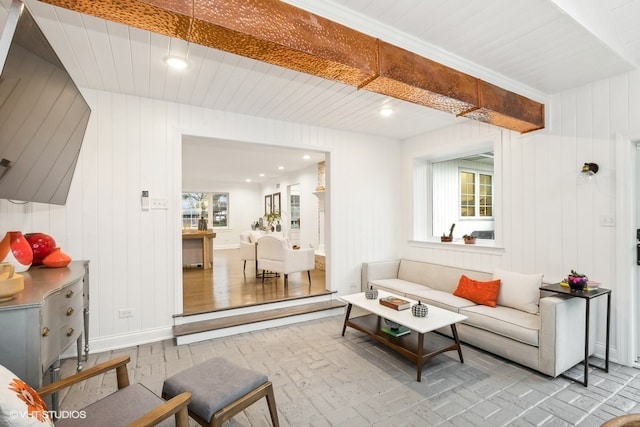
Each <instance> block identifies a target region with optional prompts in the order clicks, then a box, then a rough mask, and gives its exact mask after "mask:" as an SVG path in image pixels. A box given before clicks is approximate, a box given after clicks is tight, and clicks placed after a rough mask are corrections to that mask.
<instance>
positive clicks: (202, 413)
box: [162, 357, 280, 427]
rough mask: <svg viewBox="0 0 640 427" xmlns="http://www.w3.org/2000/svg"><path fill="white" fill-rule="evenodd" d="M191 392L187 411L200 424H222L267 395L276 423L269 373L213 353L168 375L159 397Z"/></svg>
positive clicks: (274, 402) (276, 423)
mask: <svg viewBox="0 0 640 427" xmlns="http://www.w3.org/2000/svg"><path fill="white" fill-rule="evenodd" d="M184 391H189V392H190V393H191V403H190V404H189V415H190V416H191V417H192V418H193V419H194V420H196V421H197V422H198V423H199V424H200V425H203V426H221V425H222V423H224V422H225V421H227V420H228V419H230V418H231V417H233V416H234V415H236V414H238V413H239V412H241V411H243V410H244V409H245V408H247V407H249V406H250V405H252V404H253V403H254V402H256V401H258V400H259V399H261V398H263V397H266V398H267V406H268V407H269V414H270V415H271V422H272V423H273V425H274V427H278V426H279V425H280V423H279V422H278V412H277V410H276V400H275V397H274V395H273V385H272V384H271V381H269V379H268V377H267V376H266V375H264V374H261V373H259V372H256V371H253V370H251V369H247V368H243V367H241V366H238V365H235V364H233V363H231V362H229V361H228V360H226V359H224V358H222V357H215V358H213V359H209V360H207V361H205V362H202V363H200V364H198V365H196V366H193V367H192V368H189V369H186V370H184V371H182V372H179V373H177V374H175V375H174V376H172V377H170V378H167V379H166V380H165V381H164V385H163V387H162V397H164V398H165V399H170V398H172V397H173V396H176V395H178V394H180V393H182V392H184Z"/></svg>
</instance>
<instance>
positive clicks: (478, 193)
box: [412, 134, 501, 242]
mask: <svg viewBox="0 0 640 427" xmlns="http://www.w3.org/2000/svg"><path fill="white" fill-rule="evenodd" d="M453 145H455V146H454V147H448V148H447V151H448V153H447V154H446V155H444V154H440V153H438V152H436V151H434V152H425V153H424V154H422V155H418V156H416V157H414V159H413V181H412V188H413V200H412V203H413V206H412V211H413V221H412V237H413V240H415V241H437V242H440V237H441V236H442V235H443V234H444V235H447V234H449V230H450V229H451V225H452V224H455V228H454V232H453V237H454V242H455V241H460V242H461V241H462V236H463V235H465V234H468V235H474V236H477V237H478V238H479V239H481V240H495V239H496V237H499V236H497V235H496V232H497V231H499V228H500V226H499V224H498V223H497V222H496V218H500V210H499V209H500V202H499V196H500V175H499V173H500V171H499V166H498V169H496V170H494V149H495V148H498V149H499V148H500V146H501V143H500V135H498V134H496V135H495V136H492V137H490V138H486V139H485V138H483V139H482V140H469V141H468V142H466V141H460V142H459V143H457V144H453ZM496 158H497V157H496Z"/></svg>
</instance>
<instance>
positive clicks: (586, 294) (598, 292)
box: [540, 283, 611, 387]
mask: <svg viewBox="0 0 640 427" xmlns="http://www.w3.org/2000/svg"><path fill="white" fill-rule="evenodd" d="M540 290H541V291H546V292H553V293H556V294H564V295H569V296H572V297H575V298H582V299H584V300H585V302H586V309H585V310H586V314H585V326H584V361H583V364H584V381H582V385H584V386H585V387H587V386H588V385H589V366H593V367H594V368H598V369H602V370H603V371H605V372H609V326H610V324H611V289H605V288H595V289H591V290H583V291H574V290H571V288H569V287H568V286H562V285H561V284H560V283H554V284H552V285H546V286H542V287H540ZM603 295H606V296H607V331H606V339H605V340H606V341H605V359H604V360H605V362H604V363H605V365H604V368H602V367H600V366H598V365H593V364H590V363H589V313H590V311H591V310H590V303H591V300H592V299H594V298H597V297H600V296H603ZM561 376H563V377H565V378H567V379H570V380H573V381H578V382H580V380H577V379H575V378H571V377H569V376H567V375H564V374H561Z"/></svg>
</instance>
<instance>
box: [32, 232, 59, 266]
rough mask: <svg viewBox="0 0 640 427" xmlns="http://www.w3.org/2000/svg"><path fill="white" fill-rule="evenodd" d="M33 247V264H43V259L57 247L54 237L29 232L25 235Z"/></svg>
mask: <svg viewBox="0 0 640 427" xmlns="http://www.w3.org/2000/svg"><path fill="white" fill-rule="evenodd" d="M24 237H26V239H27V241H28V242H29V245H31V249H32V250H33V263H32V264H31V265H34V266H35V265H42V260H43V259H45V258H46V257H47V255H49V254H50V253H51V251H52V250H53V248H55V247H56V241H55V239H54V238H53V237H51V236H49V235H48V234H44V233H27V234H25V235H24Z"/></svg>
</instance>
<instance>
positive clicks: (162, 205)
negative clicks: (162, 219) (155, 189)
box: [151, 198, 169, 209]
mask: <svg viewBox="0 0 640 427" xmlns="http://www.w3.org/2000/svg"><path fill="white" fill-rule="evenodd" d="M151 209H169V200H167V199H166V198H154V199H151Z"/></svg>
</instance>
